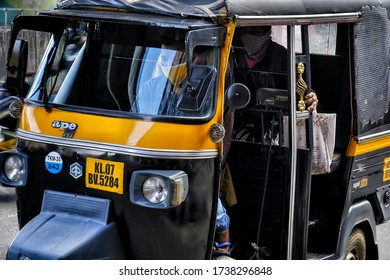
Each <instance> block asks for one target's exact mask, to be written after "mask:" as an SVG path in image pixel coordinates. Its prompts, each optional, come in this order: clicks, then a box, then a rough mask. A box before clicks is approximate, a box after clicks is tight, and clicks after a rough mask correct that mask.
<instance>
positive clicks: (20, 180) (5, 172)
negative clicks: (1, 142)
mask: <svg viewBox="0 0 390 280" xmlns="http://www.w3.org/2000/svg"><path fill="white" fill-rule="evenodd" d="M0 166H1V168H0V183H1V184H2V185H3V186H6V187H24V186H26V184H27V177H28V156H27V155H26V154H24V153H23V152H21V151H19V150H17V149H11V150H8V151H4V152H1V153H0Z"/></svg>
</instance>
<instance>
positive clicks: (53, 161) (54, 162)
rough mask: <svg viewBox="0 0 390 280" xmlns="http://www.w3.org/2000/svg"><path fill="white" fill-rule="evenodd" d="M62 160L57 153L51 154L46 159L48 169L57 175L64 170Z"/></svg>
mask: <svg viewBox="0 0 390 280" xmlns="http://www.w3.org/2000/svg"><path fill="white" fill-rule="evenodd" d="M62 164H63V162H62V158H61V156H60V154H59V153H57V152H50V153H49V154H48V155H47V156H46V158H45V166H46V169H47V170H48V171H49V172H50V173H53V174H57V173H58V172H60V171H61V169H62Z"/></svg>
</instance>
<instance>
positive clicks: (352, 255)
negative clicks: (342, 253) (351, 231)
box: [345, 247, 360, 261]
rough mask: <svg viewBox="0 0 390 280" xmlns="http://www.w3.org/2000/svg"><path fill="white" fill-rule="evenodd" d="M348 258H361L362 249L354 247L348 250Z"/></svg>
mask: <svg viewBox="0 0 390 280" xmlns="http://www.w3.org/2000/svg"><path fill="white" fill-rule="evenodd" d="M345 259H346V260H352V261H354V260H360V251H359V249H358V248H356V247H355V248H352V249H351V251H349V252H348V254H347V256H346V258H345Z"/></svg>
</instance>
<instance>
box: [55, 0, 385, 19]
mask: <svg viewBox="0 0 390 280" xmlns="http://www.w3.org/2000/svg"><path fill="white" fill-rule="evenodd" d="M379 5H381V6H382V7H384V8H387V9H390V0H344V1H343V0H272V1H270V0H59V1H58V2H57V8H59V9H75V8H113V9H121V10H127V11H133V12H137V11H139V12H150V13H156V14H165V15H174V16H178V17H184V18H186V17H191V18H210V19H215V18H219V17H226V16H229V17H231V18H234V17H236V16H277V15H316V14H334V13H354V12H359V11H360V10H361V9H362V7H364V6H379Z"/></svg>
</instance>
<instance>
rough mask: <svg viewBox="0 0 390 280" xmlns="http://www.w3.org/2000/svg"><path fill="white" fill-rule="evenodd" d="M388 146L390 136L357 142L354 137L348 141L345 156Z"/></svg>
mask: <svg viewBox="0 0 390 280" xmlns="http://www.w3.org/2000/svg"><path fill="white" fill-rule="evenodd" d="M388 147H390V136H384V137H381V138H377V139H373V140H368V141H365V142H361V143H358V141H357V139H356V138H355V137H353V138H351V139H350V141H349V146H348V150H347V156H349V157H353V156H359V155H363V154H367V153H370V152H374V151H378V150H381V149H384V148H388Z"/></svg>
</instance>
